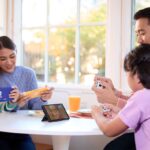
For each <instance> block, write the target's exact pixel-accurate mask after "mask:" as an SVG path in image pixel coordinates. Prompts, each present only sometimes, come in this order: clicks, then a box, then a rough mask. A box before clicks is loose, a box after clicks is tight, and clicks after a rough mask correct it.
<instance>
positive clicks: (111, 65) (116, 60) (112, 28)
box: [8, 0, 132, 90]
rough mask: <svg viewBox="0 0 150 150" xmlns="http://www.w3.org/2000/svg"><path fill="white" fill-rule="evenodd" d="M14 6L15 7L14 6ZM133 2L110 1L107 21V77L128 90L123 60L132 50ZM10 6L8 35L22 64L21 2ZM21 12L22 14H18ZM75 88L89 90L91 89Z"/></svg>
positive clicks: (14, 2)
mask: <svg viewBox="0 0 150 150" xmlns="http://www.w3.org/2000/svg"><path fill="white" fill-rule="evenodd" d="M12 4H13V5H12ZM131 4H132V1H131V0H108V7H107V8H108V14H107V16H108V19H107V38H106V41H107V43H106V68H105V70H106V74H105V76H106V77H109V78H111V79H112V80H113V83H114V85H115V86H116V88H122V89H127V87H128V86H127V82H126V81H125V73H124V71H123V69H122V63H123V58H124V56H125V55H126V53H127V52H128V51H129V50H130V49H131ZM8 5H10V6H11V5H12V8H9V9H12V10H14V11H13V13H12V14H14V16H11V15H10V17H8V18H11V19H10V20H13V21H12V23H13V24H11V25H12V26H11V27H9V28H10V29H11V30H9V32H8V35H10V37H12V38H13V39H14V41H15V42H16V44H17V48H18V57H17V58H18V60H17V62H18V64H21V58H22V57H21V56H22V53H21V51H19V50H20V49H21V47H22V45H21V43H20V39H21V34H20V33H21V32H20V30H21V22H19V20H20V19H21V0H9V1H8ZM18 12H20V13H18ZM58 88H61V89H63V88H70V87H66V86H64V85H58ZM75 88H77V89H79V88H82V89H88V90H90V88H91V87H81V86H80V85H76V86H75Z"/></svg>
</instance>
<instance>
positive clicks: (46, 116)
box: [41, 104, 70, 122]
mask: <svg viewBox="0 0 150 150" xmlns="http://www.w3.org/2000/svg"><path fill="white" fill-rule="evenodd" d="M52 105H53V106H56V107H57V106H61V107H62V108H63V110H64V113H66V116H67V118H61V119H57V120H50V118H49V116H48V113H47V111H46V109H45V108H44V107H45V106H52ZM42 110H43V112H44V117H43V118H42V120H41V121H49V122H53V121H62V120H69V119H70V117H69V115H68V113H67V112H66V110H65V107H64V106H63V104H49V105H43V106H42ZM60 113H61V112H60Z"/></svg>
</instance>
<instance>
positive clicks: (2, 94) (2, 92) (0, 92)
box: [0, 87, 13, 102]
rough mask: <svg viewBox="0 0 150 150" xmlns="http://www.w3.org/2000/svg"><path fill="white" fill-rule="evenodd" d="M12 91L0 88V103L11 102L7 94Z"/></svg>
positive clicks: (10, 88)
mask: <svg viewBox="0 0 150 150" xmlns="http://www.w3.org/2000/svg"><path fill="white" fill-rule="evenodd" d="M12 90H13V88H12V87H0V102H7V101H10V100H13V98H9V94H10V92H11V91H12Z"/></svg>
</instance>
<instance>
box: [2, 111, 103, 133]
mask: <svg viewBox="0 0 150 150" xmlns="http://www.w3.org/2000/svg"><path fill="white" fill-rule="evenodd" d="M43 116H44V114H43V112H42V111H28V110H19V111H17V112H11V113H9V112H2V113H0V131H3V132H11V133H26V134H39V135H62V136H84V135H103V133H102V132H101V131H100V129H99V128H98V126H97V125H96V123H95V121H94V120H93V119H83V118H72V117H71V118H70V119H69V120H63V121H57V122H47V121H41V120H42V118H43Z"/></svg>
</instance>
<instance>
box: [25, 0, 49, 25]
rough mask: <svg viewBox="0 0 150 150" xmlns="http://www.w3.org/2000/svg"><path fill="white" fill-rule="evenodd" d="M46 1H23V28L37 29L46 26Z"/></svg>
mask: <svg viewBox="0 0 150 150" xmlns="http://www.w3.org/2000/svg"><path fill="white" fill-rule="evenodd" d="M46 1H47V0H23V2H22V14H23V15H22V26H23V27H39V26H43V25H45V24H46V6H47V5H46Z"/></svg>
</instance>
